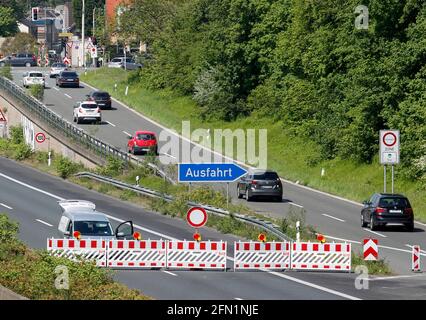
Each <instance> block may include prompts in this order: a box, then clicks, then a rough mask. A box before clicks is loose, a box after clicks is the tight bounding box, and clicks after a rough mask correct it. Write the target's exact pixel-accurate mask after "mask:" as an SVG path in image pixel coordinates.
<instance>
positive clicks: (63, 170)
mask: <svg viewBox="0 0 426 320" xmlns="http://www.w3.org/2000/svg"><path fill="white" fill-rule="evenodd" d="M55 167H56V171H57V172H58V174H59V176H60V177H61V178H63V179H66V178H68V177H69V176H70V175H72V174H74V173H76V172H77V171H78V168H79V165H78V164H76V163H74V162H72V161H71V160H69V159H68V158H65V157H62V156H60V157H59V158H57V160H56V161H55Z"/></svg>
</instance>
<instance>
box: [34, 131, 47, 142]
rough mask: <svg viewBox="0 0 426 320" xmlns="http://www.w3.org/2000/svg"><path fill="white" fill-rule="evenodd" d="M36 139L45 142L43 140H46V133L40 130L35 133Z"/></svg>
mask: <svg viewBox="0 0 426 320" xmlns="http://www.w3.org/2000/svg"><path fill="white" fill-rule="evenodd" d="M35 140H36V141H37V142H38V143H43V142H44V141H45V140H46V136H45V135H44V133H43V132H39V133H37V134H36V135H35Z"/></svg>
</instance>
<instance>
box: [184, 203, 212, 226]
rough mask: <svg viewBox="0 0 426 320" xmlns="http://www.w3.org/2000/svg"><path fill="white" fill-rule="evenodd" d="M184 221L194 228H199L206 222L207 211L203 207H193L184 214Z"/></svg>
mask: <svg viewBox="0 0 426 320" xmlns="http://www.w3.org/2000/svg"><path fill="white" fill-rule="evenodd" d="M186 221H188V223H189V225H190V226H191V227H194V228H201V227H202V226H204V225H205V224H206V222H207V212H206V210H204V209H203V208H199V207H193V208H191V209H189V210H188V213H187V214H186Z"/></svg>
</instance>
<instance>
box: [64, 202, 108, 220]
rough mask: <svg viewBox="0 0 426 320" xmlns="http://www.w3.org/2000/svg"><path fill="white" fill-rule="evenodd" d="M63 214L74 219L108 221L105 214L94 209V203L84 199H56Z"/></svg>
mask: <svg viewBox="0 0 426 320" xmlns="http://www.w3.org/2000/svg"><path fill="white" fill-rule="evenodd" d="M58 204H59V206H60V207H61V209H62V212H63V215H65V216H67V217H69V218H70V219H72V220H75V221H104V222H109V220H108V218H107V216H106V215H105V214H104V213H102V212H99V211H96V205H95V204H94V203H93V202H90V201H86V200H73V199H71V200H61V201H58Z"/></svg>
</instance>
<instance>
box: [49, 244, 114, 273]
mask: <svg viewBox="0 0 426 320" xmlns="http://www.w3.org/2000/svg"><path fill="white" fill-rule="evenodd" d="M47 251H48V252H50V254H51V255H53V256H55V257H62V258H68V259H70V260H73V261H79V260H90V261H95V262H96V265H97V266H98V267H106V257H107V248H106V241H105V240H101V239H82V240H77V239H53V238H52V239H47Z"/></svg>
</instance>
